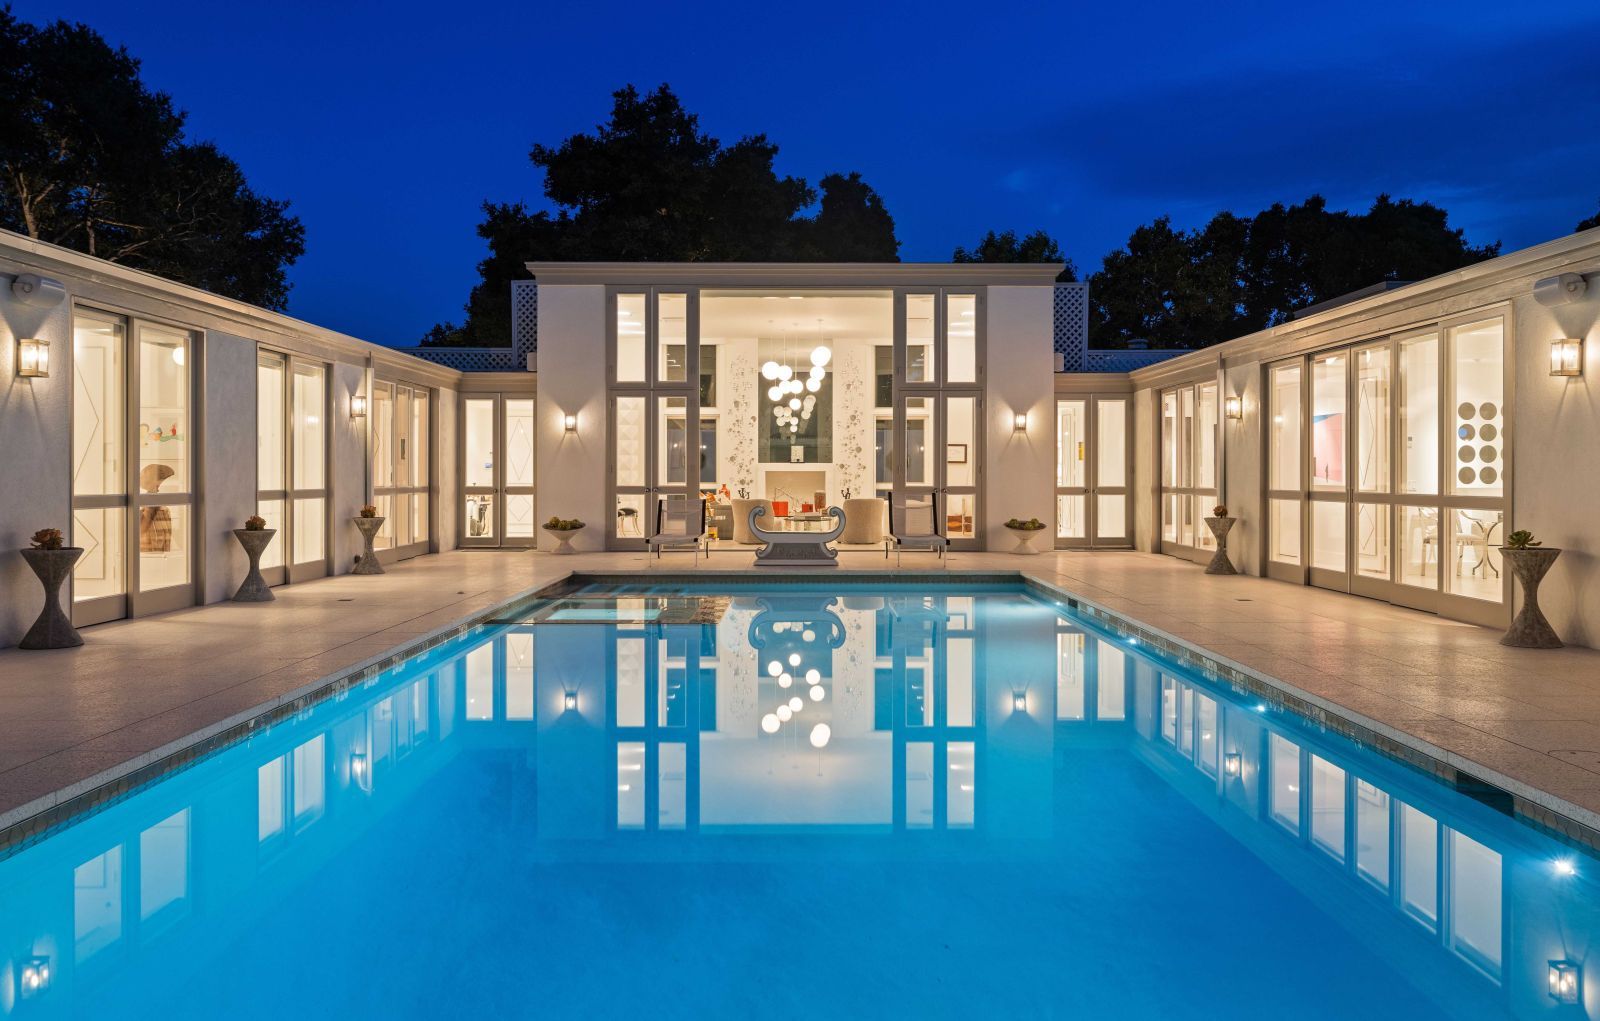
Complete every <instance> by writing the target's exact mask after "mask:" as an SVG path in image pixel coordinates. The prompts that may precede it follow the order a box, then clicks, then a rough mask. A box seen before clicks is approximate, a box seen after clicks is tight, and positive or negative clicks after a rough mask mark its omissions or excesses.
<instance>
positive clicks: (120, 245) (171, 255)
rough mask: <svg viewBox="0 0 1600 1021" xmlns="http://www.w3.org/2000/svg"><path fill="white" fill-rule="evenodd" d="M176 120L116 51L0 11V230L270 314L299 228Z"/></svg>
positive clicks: (298, 241) (79, 31) (281, 292)
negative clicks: (259, 307)
mask: <svg viewBox="0 0 1600 1021" xmlns="http://www.w3.org/2000/svg"><path fill="white" fill-rule="evenodd" d="M184 119H185V115H184V114H183V112H182V111H179V110H176V109H174V108H173V105H172V99H171V97H169V96H167V95H166V94H165V93H161V92H152V91H151V90H150V89H148V88H146V87H145V85H144V84H143V83H142V82H141V81H140V80H139V61H138V60H136V59H134V58H133V57H132V56H130V55H129V54H128V51H127V50H126V49H124V48H121V47H118V48H115V49H114V48H112V47H111V46H110V44H108V43H107V42H106V41H105V40H104V39H103V38H101V37H100V35H99V34H97V33H96V32H94V31H93V30H92V29H90V28H88V27H87V26H85V25H81V24H80V25H74V24H69V23H67V22H65V21H57V22H56V23H54V24H52V25H47V26H45V27H43V28H39V27H35V26H33V25H29V24H27V23H25V22H22V21H19V20H18V19H17V18H16V17H15V16H14V15H13V14H12V13H11V8H10V7H9V6H6V7H3V8H0V226H4V227H6V228H7V229H10V230H15V231H17V232H19V233H22V234H26V235H28V236H29V237H31V238H36V239H38V240H41V241H48V242H50V243H52V244H57V245H64V246H66V247H69V248H75V249H77V250H79V251H82V252H87V253H88V254H90V255H94V256H98V257H100V258H103V259H108V260H110V261H112V262H118V263H122V264H124V265H128V266H133V267H136V268H138V269H143V270H148V271H149V272H152V273H157V274H160V275H162V276H166V277H170V278H172V279H174V280H179V281H181V282H183V283H187V284H192V285H194V286H196V287H202V288H205V289H206V290H210V291H214V292H216V293H218V294H222V295H225V296H227V297H230V298H237V299H239V300H241V301H248V302H251V303H253V304H257V305H263V306H266V307H268V308H277V309H281V308H283V307H284V305H285V303H286V301H287V298H288V293H289V284H288V281H287V279H286V277H285V273H284V271H285V268H286V267H287V266H289V265H290V264H292V263H293V262H294V261H295V260H296V259H297V258H299V257H300V256H301V255H302V254H304V252H305V229H304V228H303V227H302V226H301V224H300V221H299V220H298V219H296V218H295V217H293V216H290V215H288V203H286V202H282V201H278V200H274V199H269V198H265V197H262V196H260V195H257V194H256V193H255V192H254V191H253V190H251V188H250V186H249V184H248V183H247V182H246V181H245V178H244V173H243V171H241V170H240V168H239V165H238V164H237V163H235V162H234V161H233V160H232V159H230V158H228V157H227V156H226V155H225V154H223V153H222V152H221V151H220V150H218V149H217V147H216V146H215V145H213V144H211V143H209V142H191V141H189V140H187V139H186V138H185V137H184V133H183V127H184Z"/></svg>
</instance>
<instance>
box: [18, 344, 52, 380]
mask: <svg viewBox="0 0 1600 1021" xmlns="http://www.w3.org/2000/svg"><path fill="white" fill-rule="evenodd" d="M17 375H19V376H21V377H22V378H24V379H43V378H44V377H46V376H48V375H50V342H49V341H48V340H38V339H36V338H33V337H22V338H20V339H18V341H17Z"/></svg>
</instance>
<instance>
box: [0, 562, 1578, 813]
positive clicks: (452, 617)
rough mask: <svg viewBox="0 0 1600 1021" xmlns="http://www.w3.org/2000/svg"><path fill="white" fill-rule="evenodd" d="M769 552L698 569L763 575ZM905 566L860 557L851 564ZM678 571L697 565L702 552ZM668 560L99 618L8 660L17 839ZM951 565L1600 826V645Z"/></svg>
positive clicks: (1188, 589)
mask: <svg viewBox="0 0 1600 1021" xmlns="http://www.w3.org/2000/svg"><path fill="white" fill-rule="evenodd" d="M750 559H751V558H750V556H749V555H748V554H741V553H718V554H715V555H713V557H712V558H711V560H710V562H709V566H706V563H705V562H704V561H702V562H701V566H699V567H698V568H694V569H693V570H694V572H695V573H699V574H702V575H707V576H710V575H713V574H716V573H718V572H720V571H737V572H738V573H739V574H740V575H741V576H742V577H745V578H748V577H749V576H750V569H749V562H750ZM894 563H895V562H894V561H893V560H885V559H884V558H883V556H882V555H881V554H875V553H866V552H860V553H856V552H850V553H845V554H843V555H842V557H841V570H844V571H872V572H890V573H893V572H894ZM905 563H906V570H905V571H904V572H900V573H903V574H913V573H917V574H920V573H922V572H923V571H927V570H928V569H929V566H930V565H931V563H932V561H931V560H930V558H929V557H928V556H927V555H926V554H921V555H908V556H907V558H906V561H905ZM663 565H664V566H663V568H661V569H657V570H656V573H668V572H670V573H672V574H675V575H681V574H686V573H690V571H691V568H690V566H689V560H688V558H687V556H685V555H683V554H677V555H669V556H668V558H667V559H666V560H665V561H663ZM650 569H651V568H650V567H649V565H648V564H647V562H646V560H645V558H644V557H643V556H642V555H640V554H630V553H603V554H602V553H595V554H580V555H578V556H572V557H553V556H548V555H536V554H531V553H527V552H501V551H486V550H485V551H480V550H472V551H457V552H452V553H444V554H438V555H434V556H426V557H419V558H417V559H415V560H412V561H409V562H407V563H404V564H400V565H397V566H394V567H391V568H390V569H389V573H388V574H387V575H385V576H383V577H377V578H375V577H355V576H350V575H344V576H340V577H336V578H327V579H323V580H320V581H315V582H310V583H306V584H302V585H295V586H291V587H288V588H281V589H276V590H275V592H276V594H277V596H278V599H277V601H276V602H273V603H266V604H235V603H218V604H212V605H210V606H204V607H195V608H193V609H189V610H182V611H178V612H175V613H169V614H163V615H160V616H156V617H147V618H143V619H140V620H135V621H119V622H117V623H113V624H104V625H100V626H98V627H94V628H87V629H85V630H84V631H83V635H84V639H85V644H84V646H83V647H82V648H79V649H69V650H61V651H53V652H23V651H20V650H17V649H7V650H4V651H0V830H3V829H5V828H6V827H9V826H11V825H13V824H16V823H18V822H21V821H22V820H25V819H28V818H29V817H31V816H33V815H35V814H36V813H39V812H42V811H45V810H47V809H49V808H52V807H53V806H55V805H57V804H59V803H61V802H63V801H65V800H67V799H69V798H72V797H75V796H77V795H79V794H83V793H85V792H88V791H92V790H95V789H96V788H98V787H100V786H102V785H104V784H108V783H111V782H114V781H116V780H117V779H119V778H121V777H125V776H126V775H127V774H129V773H131V772H133V771H134V770H136V769H139V768H141V767H143V766H145V765H148V764H149V763H151V762H153V761H156V760H159V759H161V758H163V757H165V756H167V755H170V754H172V753H174V752H176V751H179V750H181V749H183V748H184V747H186V746H187V745H189V744H191V743H193V742H194V741H195V740H197V738H200V737H205V736H210V735H212V734H215V733H217V732H220V731H222V730H225V729H227V728H228V727H231V726H234V725H236V724H238V723H240V722H242V721H244V720H248V719H250V718H251V717H253V716H256V715H258V714H260V713H262V712H265V711H268V710H270V709H272V708H275V707H278V706H281V705H283V704H284V703H287V702H290V701H293V700H294V699H296V698H298V697H300V696H302V695H304V694H306V693H307V692H310V691H314V690H316V689H317V688H319V687H321V686H322V685H324V684H325V683H327V682H329V681H331V680H333V679H335V678H338V677H340V676H343V675H344V674H346V673H349V672H351V671H353V670H357V669H360V668H362V667H365V666H367V665H369V664H371V663H373V662H375V661H378V660H381V659H384V658H386V656H387V655H388V654H389V653H391V652H392V651H393V650H394V649H396V648H397V647H400V646H407V645H411V644H414V643H417V642H421V641H425V640H427V639H429V638H432V637H435V636H437V635H440V634H444V633H447V632H450V631H453V630H454V629H456V628H457V627H459V626H460V625H461V624H462V623H464V622H467V621H470V620H472V619H474V618H475V617H477V616H480V615H482V614H483V613H484V612H485V611H488V610H490V609H491V608H493V607H494V606H496V605H498V604H500V603H502V602H505V601H506V600H508V599H511V598H513V597H516V596H517V595H519V594H521V593H525V592H529V591H531V590H533V589H536V588H540V587H543V586H545V585H547V584H550V583H552V582H555V581H558V580H560V579H561V578H563V577H565V576H566V575H568V574H570V573H572V572H575V571H579V572H604V573H621V572H640V573H643V572H645V571H647V570H650ZM950 570H951V571H957V572H959V571H982V572H989V573H993V572H1020V573H1023V574H1026V575H1028V576H1030V577H1032V578H1034V579H1035V580H1037V581H1039V582H1042V583H1044V584H1046V585H1049V586H1053V587H1056V588H1059V589H1061V590H1063V591H1065V592H1068V593H1071V594H1073V595H1075V596H1077V597H1079V598H1081V599H1083V600H1085V601H1087V602H1089V603H1092V604H1095V605H1097V606H1099V607H1102V608H1104V609H1106V610H1109V611H1111V612H1113V613H1116V614H1119V615H1121V616H1124V617H1127V618H1129V619H1131V620H1134V621H1137V622H1138V623H1140V624H1142V625H1143V626H1144V627H1145V628H1146V629H1148V630H1149V631H1150V632H1152V633H1155V634H1157V635H1160V636H1163V637H1165V638H1168V639H1171V640H1173V641H1174V642H1176V643H1178V644H1180V645H1187V646H1191V647H1196V648H1199V649H1203V650H1206V651H1207V652H1209V653H1211V654H1213V655H1214V657H1215V658H1216V659H1217V660H1219V661H1221V662H1223V663H1226V664H1229V665H1232V666H1237V667H1240V668H1243V669H1244V670H1245V671H1248V672H1249V673H1252V674H1255V675H1256V676H1258V677H1261V678H1263V679H1265V680H1267V681H1269V682H1272V683H1273V684H1274V685H1275V686H1277V687H1280V688H1282V689H1283V690H1285V691H1287V692H1288V693H1290V694H1292V695H1295V696H1297V697H1299V698H1302V699H1305V700H1308V701H1310V702H1313V703H1315V704H1317V705H1319V706H1321V707H1323V708H1325V709H1328V710H1330V711H1332V712H1334V713H1335V714H1337V715H1339V716H1342V717H1344V718H1345V719H1348V720H1351V721H1353V722H1355V723H1357V724H1359V725H1360V726H1362V727H1365V728H1368V729H1371V730H1373V731H1376V732H1378V733H1380V734H1383V735H1384V736H1386V737H1389V738H1391V739H1393V740H1396V741H1399V742H1400V743H1402V744H1404V745H1406V746H1408V747H1410V748H1412V749H1415V750H1417V751H1419V752H1422V753H1424V754H1426V755H1429V756H1431V757H1433V758H1435V759H1438V760H1440V761H1443V762H1446V763H1448V764H1449V765H1452V766H1455V767H1456V768H1459V769H1462V770H1465V771H1467V772H1469V773H1472V774H1473V775H1475V776H1477V777H1479V778H1481V779H1484V780H1487V781H1489V782H1491V783H1494V784H1496V785H1498V786H1500V787H1502V788H1504V789H1506V790H1508V791H1510V792H1512V793H1513V794H1516V795H1518V796H1519V797H1521V798H1523V799H1524V800H1526V801H1528V802H1530V803H1531V804H1533V805H1535V806H1539V807H1542V808H1545V809H1548V810H1550V811H1552V812H1556V813H1558V814H1560V815H1563V816H1565V817H1567V818H1569V819H1572V820H1575V821H1577V822H1579V823H1580V824H1582V825H1583V826H1585V827H1587V828H1588V829H1589V830H1590V832H1591V834H1593V833H1600V652H1597V651H1593V650H1588V649H1577V648H1569V649H1560V650H1552V651H1539V650H1527V649H1508V648H1505V647H1503V646H1501V645H1500V644H1499V637H1500V632H1498V631H1493V630H1488V629H1484V628H1479V627H1475V626H1473V625H1470V624H1461V623H1457V622H1454V621H1447V620H1441V619H1439V618H1437V617H1433V616H1431V615H1428V614H1424V613H1418V612H1415V611H1411V610H1404V609H1400V608H1397V607H1393V606H1389V605H1387V604H1384V603H1380V602H1377V601H1375V600H1370V599H1363V598H1360V597H1356V596H1346V595H1339V594H1336V593H1330V592H1324V591H1321V590H1318V589H1313V588H1302V587H1300V586H1295V585H1288V584H1284V583H1281V582H1274V581H1267V580H1263V579H1260V578H1247V577H1211V576H1207V575H1205V574H1203V573H1202V572H1201V569H1200V568H1199V567H1198V566H1196V565H1193V564H1190V563H1187V562H1185V561H1181V560H1176V559H1174V558H1172V557H1165V556H1155V555H1151V554H1143V553H1092V554H1087V553H1045V554H1042V555H1040V556H1036V557H1030V558H1021V557H1014V556H1010V555H1006V554H998V553H970V554H955V555H953V556H952V557H951V558H950ZM774 573H779V572H774ZM939 573H943V572H939Z"/></svg>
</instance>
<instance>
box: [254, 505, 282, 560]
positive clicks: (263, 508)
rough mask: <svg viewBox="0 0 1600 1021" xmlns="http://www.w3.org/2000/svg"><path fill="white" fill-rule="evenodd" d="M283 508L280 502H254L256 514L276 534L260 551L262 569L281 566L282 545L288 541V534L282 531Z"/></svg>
mask: <svg viewBox="0 0 1600 1021" xmlns="http://www.w3.org/2000/svg"><path fill="white" fill-rule="evenodd" d="M283 507H284V501H282V500H257V501H256V513H257V514H259V515H260V516H261V517H262V518H263V519H264V520H265V521H266V523H267V527H268V528H270V529H272V530H274V531H276V532H277V533H278V534H277V535H275V536H273V537H272V541H271V542H269V543H267V548H266V549H264V550H262V551H261V566H262V567H282V566H283V544H284V543H285V542H286V541H287V540H288V534H287V533H286V532H284V530H283Z"/></svg>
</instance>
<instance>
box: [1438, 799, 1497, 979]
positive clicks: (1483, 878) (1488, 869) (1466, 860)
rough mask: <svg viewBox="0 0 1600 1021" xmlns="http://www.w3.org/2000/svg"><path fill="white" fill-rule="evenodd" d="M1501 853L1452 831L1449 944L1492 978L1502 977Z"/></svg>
mask: <svg viewBox="0 0 1600 1021" xmlns="http://www.w3.org/2000/svg"><path fill="white" fill-rule="evenodd" d="M1501 873H1502V867H1501V863H1500V855H1499V854H1498V853H1497V852H1495V851H1492V850H1490V849H1489V848H1487V847H1485V846H1483V845H1482V844H1480V843H1478V842H1477V841H1476V840H1473V839H1472V838H1471V837H1469V836H1467V835H1466V834H1464V833H1457V832H1455V831H1453V830H1452V831H1450V948H1451V949H1452V950H1454V951H1455V952H1456V953H1458V954H1460V955H1461V956H1462V957H1464V958H1466V959H1467V960H1468V961H1470V962H1472V963H1473V964H1474V965H1476V966H1478V967H1479V968H1482V969H1483V970H1484V971H1485V972H1487V973H1488V974H1489V976H1490V977H1491V978H1495V979H1498V978H1499V977H1500V935H1501V915H1502V913H1503V912H1504V906H1503V904H1502V902H1501Z"/></svg>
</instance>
